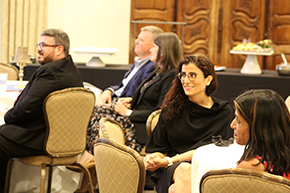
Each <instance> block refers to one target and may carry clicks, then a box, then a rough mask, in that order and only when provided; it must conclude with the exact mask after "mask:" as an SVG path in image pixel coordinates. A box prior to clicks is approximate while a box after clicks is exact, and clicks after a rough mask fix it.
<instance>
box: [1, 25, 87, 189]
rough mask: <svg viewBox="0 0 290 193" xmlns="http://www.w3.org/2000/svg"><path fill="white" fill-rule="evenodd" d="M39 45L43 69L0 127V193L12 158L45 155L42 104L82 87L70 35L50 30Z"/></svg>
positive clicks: (36, 72)
mask: <svg viewBox="0 0 290 193" xmlns="http://www.w3.org/2000/svg"><path fill="white" fill-rule="evenodd" d="M40 35H41V40H40V43H39V44H37V51H38V62H39V63H40V64H41V65H42V66H40V67H39V68H38V69H37V70H36V71H35V72H34V74H33V75H32V76H31V78H30V80H29V82H28V84H27V85H26V87H25V88H24V90H23V91H22V92H21V94H20V95H19V97H18V99H17V100H16V102H15V103H14V106H13V107H12V108H11V109H10V110H9V111H8V112H7V113H6V114H5V116H4V119H5V124H4V125H1V126H0V193H1V192H3V189H4V183H5V174H6V166H7V162H8V160H9V159H10V158H14V157H17V158H20V157H28V156H38V155H45V152H44V150H43V141H44V138H45V134H46V124H45V120H44V115H43V101H44V99H45V98H46V96H47V95H48V94H50V93H51V92H53V91H56V90H61V89H65V88H69V87H83V81H82V77H81V74H80V72H79V70H78V69H77V68H76V66H75V65H74V62H73V60H72V58H71V56H70V55H69V47H70V41H69V37H68V35H67V34H66V33H65V32H64V31H62V30H60V29H47V30H45V31H43V32H42V33H41V34H40Z"/></svg>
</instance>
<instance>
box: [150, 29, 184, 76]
mask: <svg viewBox="0 0 290 193" xmlns="http://www.w3.org/2000/svg"><path fill="white" fill-rule="evenodd" d="M154 44H156V45H157V46H158V47H159V50H158V53H157V58H156V67H157V73H158V74H162V73H165V72H167V71H169V70H170V69H172V68H177V66H178V64H179V61H180V60H181V59H182V46H181V42H180V40H179V38H178V36H177V35H176V34H175V33H172V32H165V33H161V34H159V35H158V36H157V37H156V38H155V39H154Z"/></svg>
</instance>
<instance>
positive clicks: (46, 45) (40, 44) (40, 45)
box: [36, 42, 59, 49]
mask: <svg viewBox="0 0 290 193" xmlns="http://www.w3.org/2000/svg"><path fill="white" fill-rule="evenodd" d="M38 46H39V47H40V48H41V49H43V48H45V47H57V46H59V45H49V44H46V43H44V42H41V43H39V44H36V47H38Z"/></svg>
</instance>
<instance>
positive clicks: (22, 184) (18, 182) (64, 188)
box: [0, 81, 81, 193]
mask: <svg viewBox="0 0 290 193" xmlns="http://www.w3.org/2000/svg"><path fill="white" fill-rule="evenodd" d="M18 83H19V81H7V85H8V88H9V87H10V88H11V85H18ZM23 83H24V84H26V83H27V81H24V82H23ZM19 94H20V91H6V92H1V93H0V119H1V120H0V125H2V124H4V123H5V122H4V115H5V113H6V111H7V110H9V109H10V108H12V107H13V104H14V102H15V100H16V98H17V97H18V95H19ZM40 172H41V167H34V166H28V165H24V164H22V163H20V162H14V163H13V166H12V175H11V181H10V191H9V192H15V193H17V192H21V193H26V192H27V193H34V192H39V191H40V190H39V186H40ZM47 173H48V170H47ZM80 178H81V174H80V173H76V172H72V171H70V170H67V169H66V168H65V166H58V167H54V169H53V176H52V192H54V193H56V192H62V193H71V192H74V191H75V190H76V189H77V188H78V185H79V182H80Z"/></svg>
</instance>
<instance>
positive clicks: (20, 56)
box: [12, 46, 31, 89]
mask: <svg viewBox="0 0 290 193" xmlns="http://www.w3.org/2000/svg"><path fill="white" fill-rule="evenodd" d="M12 62H13V63H16V65H17V66H19V80H20V83H19V85H18V86H17V88H22V89H23V88H24V87H25V86H24V85H23V83H22V80H23V76H24V67H25V66H26V63H31V60H30V58H29V56H28V49H27V47H21V46H19V47H17V51H16V55H15V57H14V59H13V61H12Z"/></svg>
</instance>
